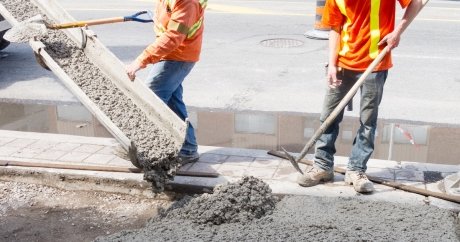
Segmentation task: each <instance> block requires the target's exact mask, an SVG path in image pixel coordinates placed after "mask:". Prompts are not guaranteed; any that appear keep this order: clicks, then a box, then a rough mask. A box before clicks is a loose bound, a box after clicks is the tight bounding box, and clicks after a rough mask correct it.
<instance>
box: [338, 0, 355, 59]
mask: <svg viewBox="0 0 460 242" xmlns="http://www.w3.org/2000/svg"><path fill="white" fill-rule="evenodd" d="M335 2H336V3H337V6H338V7H339V10H340V12H341V13H342V14H343V15H344V16H345V17H346V18H347V22H346V23H345V25H344V26H343V29H342V35H343V37H342V42H343V46H342V50H340V52H339V55H342V56H343V55H345V54H346V53H347V52H348V51H349V50H350V46H349V45H348V40H349V39H350V34H349V33H348V26H350V24H351V19H350V18H349V17H348V16H347V11H346V8H345V0H336V1H335Z"/></svg>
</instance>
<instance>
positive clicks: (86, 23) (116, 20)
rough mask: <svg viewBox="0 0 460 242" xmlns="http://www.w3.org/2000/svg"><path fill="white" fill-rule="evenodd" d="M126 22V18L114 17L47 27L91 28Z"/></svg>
mask: <svg viewBox="0 0 460 242" xmlns="http://www.w3.org/2000/svg"><path fill="white" fill-rule="evenodd" d="M124 21H125V19H124V17H114V18H104V19H95V20H86V21H77V22H70V23H63V24H50V25H48V26H46V27H47V28H49V29H69V28H77V27H85V26H91V25H99V24H110V23H119V22H124Z"/></svg>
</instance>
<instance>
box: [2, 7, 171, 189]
mask: <svg viewBox="0 0 460 242" xmlns="http://www.w3.org/2000/svg"><path fill="white" fill-rule="evenodd" d="M2 4H3V5H4V6H5V7H6V8H7V9H8V10H9V11H10V13H11V14H12V15H13V16H14V17H15V18H16V19H17V20H18V21H24V20H26V19H28V18H30V17H32V16H35V15H37V14H41V13H40V11H39V9H38V8H37V7H36V6H35V5H33V4H32V3H31V2H30V1H26V0H8V1H6V0H5V1H2ZM43 17H44V19H45V20H47V17H46V16H45V15H43ZM40 40H41V41H42V42H43V43H44V44H45V46H46V51H47V52H48V53H49V54H50V55H51V56H52V57H53V59H54V60H55V61H56V62H57V63H58V64H59V65H60V66H61V68H62V69H63V70H64V71H65V72H66V73H67V74H68V75H69V76H70V77H71V78H72V79H73V80H74V81H75V83H76V84H77V85H78V86H79V87H80V88H81V89H82V90H83V92H85V94H86V95H87V96H88V97H89V98H90V99H91V100H92V101H93V102H94V103H95V104H96V105H97V106H98V107H99V108H100V109H101V110H102V111H103V112H104V113H105V114H106V115H107V116H108V117H109V118H110V119H111V120H112V122H113V123H114V124H115V125H116V126H118V127H119V128H120V129H121V131H123V133H125V135H126V136H127V137H128V138H129V139H130V140H131V141H132V142H133V143H134V145H135V146H136V148H137V159H138V160H139V162H140V163H141V165H142V166H143V167H144V170H145V178H146V179H147V180H149V181H151V182H152V185H153V188H154V189H155V190H158V191H161V190H163V189H164V184H165V183H166V182H167V181H169V180H170V179H172V178H173V176H174V174H175V172H176V169H177V166H178V164H179V163H178V160H177V152H178V151H177V150H175V149H174V147H176V145H175V144H174V139H173V138H172V136H171V134H169V133H167V132H165V131H164V130H162V129H160V128H159V127H158V125H157V124H155V123H153V122H151V121H150V120H149V119H148V118H147V117H146V115H145V114H144V113H143V112H142V111H141V110H140V109H139V108H138V107H137V106H135V104H134V103H133V102H131V100H130V99H129V98H128V97H126V96H124V95H123V93H122V92H121V91H120V90H118V88H117V87H116V86H115V85H114V84H113V83H112V82H111V81H110V80H109V79H108V78H107V77H106V76H105V75H104V74H103V73H102V72H101V71H100V70H99V69H98V67H96V66H95V65H94V64H93V63H91V61H90V60H89V59H88V58H87V57H86V56H85V54H84V53H83V51H82V50H80V49H79V48H78V47H77V46H76V45H75V44H74V43H73V42H72V41H71V40H70V39H69V38H68V37H67V36H66V35H65V34H64V33H63V32H61V31H56V30H55V31H48V35H47V36H45V37H43V38H41V39H40Z"/></svg>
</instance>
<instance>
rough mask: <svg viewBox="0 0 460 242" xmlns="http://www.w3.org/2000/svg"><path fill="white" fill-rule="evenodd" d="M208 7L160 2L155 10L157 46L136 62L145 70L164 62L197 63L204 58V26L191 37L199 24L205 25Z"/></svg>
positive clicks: (191, 0)
mask: <svg viewBox="0 0 460 242" xmlns="http://www.w3.org/2000/svg"><path fill="white" fill-rule="evenodd" d="M203 17H204V6H202V4H200V1H199V0H175V1H174V0H169V1H168V0H158V2H157V5H156V9H155V22H154V24H155V32H156V35H157V38H156V39H155V42H154V43H152V44H150V45H149V46H147V48H145V50H144V51H143V52H142V54H140V55H139V56H138V57H137V58H136V61H137V62H138V63H140V64H141V66H142V67H143V68H144V67H145V66H146V65H148V64H154V63H157V62H159V61H161V60H175V61H188V62H196V61H198V60H199V58H200V52H201V43H202V39H203V29H204V26H203V24H202V22H201V25H200V26H199V28H198V29H197V30H196V32H194V33H193V36H191V34H190V31H191V29H193V28H194V27H196V23H197V22H199V21H200V20H201V21H203Z"/></svg>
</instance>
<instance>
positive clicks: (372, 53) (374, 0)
mask: <svg viewBox="0 0 460 242" xmlns="http://www.w3.org/2000/svg"><path fill="white" fill-rule="evenodd" d="M379 15H380V0H371V16H370V17H371V20H370V28H371V29H370V31H371V46H370V48H369V57H371V58H372V59H375V58H376V57H377V56H378V55H379V46H378V43H379V41H380V24H379V21H380V16H379Z"/></svg>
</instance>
